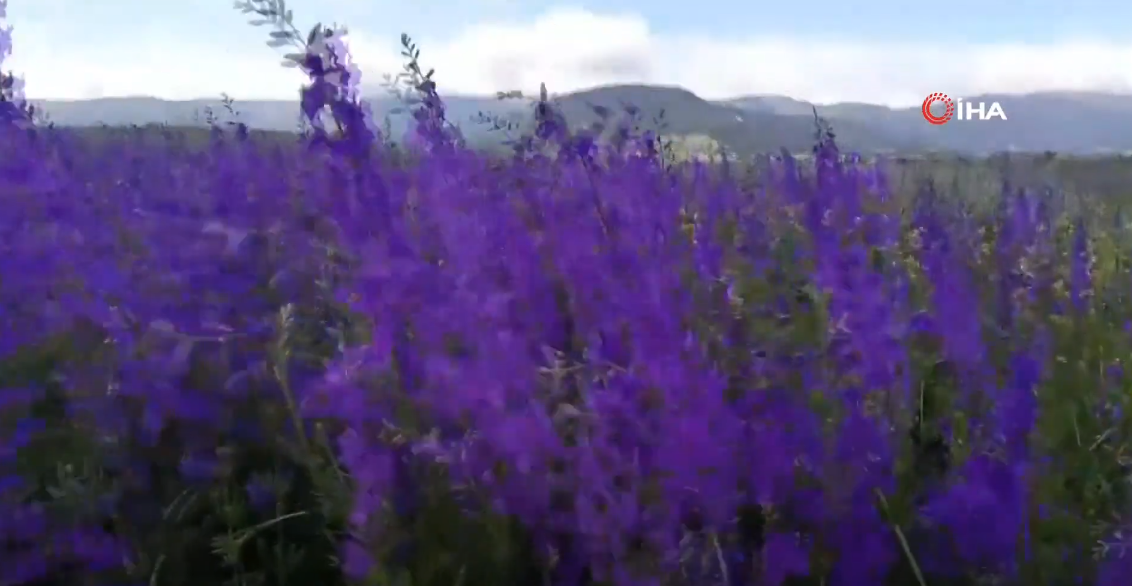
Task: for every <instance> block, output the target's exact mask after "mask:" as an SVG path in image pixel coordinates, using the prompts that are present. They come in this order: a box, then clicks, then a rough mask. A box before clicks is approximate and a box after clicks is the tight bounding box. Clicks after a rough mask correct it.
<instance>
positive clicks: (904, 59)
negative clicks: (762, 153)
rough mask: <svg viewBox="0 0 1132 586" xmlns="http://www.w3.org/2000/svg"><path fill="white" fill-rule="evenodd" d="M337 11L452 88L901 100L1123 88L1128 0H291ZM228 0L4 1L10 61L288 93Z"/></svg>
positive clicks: (393, 63)
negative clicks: (662, 87) (417, 51)
mask: <svg viewBox="0 0 1132 586" xmlns="http://www.w3.org/2000/svg"><path fill="white" fill-rule="evenodd" d="M288 6H289V7H290V8H292V9H293V10H294V12H295V17H296V21H297V24H300V27H301V28H308V27H309V26H310V25H311V24H313V23H314V22H316V21H324V22H335V21H336V22H339V23H343V24H347V25H349V27H350V31H351V39H352V40H351V49H352V51H353V53H354V56H355V58H356V60H357V61H358V63H359V64H360V65H361V66H362V68H363V71H364V72H365V80H366V81H367V82H370V83H376V82H378V81H380V74H381V73H385V72H393V71H395V70H396V69H397V67H398V64H399V58H398V56H397V49H398V48H397V37H398V35H399V34H400V32H402V31H406V32H409V33H411V34H413V35H414V36H415V37H416V38H417V39H418V40H419V41H420V44H421V46H422V48H423V56H422V57H423V61H424V62H425V63H426V64H427V65H429V66H432V67H435V68H436V69H437V78H438V80H439V81H440V83H441V87H442V88H444V89H447V90H448V91H451V92H459V93H487V92H492V91H495V90H506V89H526V90H528V91H529V90H531V89H533V88H536V87H537V86H538V83H539V82H540V81H545V82H546V83H547V85H548V86H549V87H550V88H551V90H552V91H570V90H575V89H580V88H583V87H589V86H593V85H598V84H604V83H617V82H647V83H664V84H673V85H682V86H684V87H687V88H689V89H691V90H693V91H695V92H696V93H698V94H700V95H703V96H705V97H725V96H732V95H741V94H747V93H779V94H787V95H791V96H794V97H798V98H804V99H810V100H816V101H821V102H830V101H839V100H860V101H870V102H876V103H887V104H913V103H917V102H918V101H920V100H922V99H923V96H924V95H926V94H927V93H929V92H933V91H943V92H947V93H950V94H952V95H965V94H971V93H978V92H984V91H1035V90H1046V89H1065V90H1102V91H1120V92H1132V32H1129V26H1128V23H1130V22H1132V2H1117V1H1116V0H1074V1H1072V2H1062V3H1053V2H1049V1H1044V0H1001V1H999V2H989V1H988V2H974V1H972V0H946V1H943V2H931V3H917V2H908V1H907V0H904V1H900V2H898V1H897V0H872V1H869V2H846V1H845V0H810V1H808V2H788V1H779V2H765V1H761V0H745V1H744V0H689V1H683V2H678V1H675V0H650V1H648V2H645V1H644V0H603V1H600V2H568V3H567V2H559V1H552V0H440V1H438V0H413V1H404V2H390V1H388V0H291V2H289V3H288ZM246 21H247V17H245V16H242V15H241V14H239V12H238V11H237V10H235V9H234V8H233V7H232V0H144V1H143V0H100V1H98V2H93V1H91V0H9V9H8V23H9V24H10V25H12V26H13V27H14V33H13V36H14V42H15V52H14V55H13V56H12V58H11V59H10V61H9V64H10V65H11V67H12V68H13V69H15V70H16V71H17V72H18V73H21V74H22V75H23V76H24V77H25V79H26V84H27V85H26V88H27V93H28V95H29V96H31V97H43V98H87V97H98V96H110V95H137V94H146V95H156V96H159V97H165V98H192V97H213V96H216V95H217V94H219V93H220V92H222V91H227V92H228V93H230V94H232V95H234V96H236V97H237V98H245V99H248V98H257V97H263V98H266V97H283V98H287V97H291V96H293V95H294V92H295V91H296V88H297V87H298V83H299V82H301V79H300V78H299V74H298V73H297V72H295V71H293V70H282V69H281V68H279V67H278V65H277V64H278V57H279V53H280V51H278V50H273V49H270V48H268V47H267V46H266V45H265V44H264V40H265V39H266V35H267V29H258V30H257V29H256V28H253V27H250V26H248V25H247V24H246Z"/></svg>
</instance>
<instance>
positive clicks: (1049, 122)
mask: <svg viewBox="0 0 1132 586" xmlns="http://www.w3.org/2000/svg"><path fill="white" fill-rule="evenodd" d="M966 100H967V101H970V102H978V101H983V102H987V103H989V102H999V103H1000V104H1001V105H1002V108H1003V110H1004V111H1005V112H1006V114H1007V117H1008V119H1007V120H997V119H995V120H987V121H980V122H974V121H956V120H953V121H951V122H950V123H948V124H945V125H942V126H933V125H931V124H928V123H927V122H926V121H925V120H924V119H923V117H922V114H921V112H920V108H918V107H914V108H889V107H885V106H880V105H876V104H864V103H839V104H829V105H819V106H817V112H818V114H819V115H820V116H821V117H823V118H824V119H825V120H826V121H828V122H829V123H830V125H831V126H832V127H833V130H834V132H835V133H836V134H837V137H838V142H839V144H841V145H842V146H843V147H844V148H847V149H852V150H857V151H860V152H864V153H878V152H901V153H916V152H928V151H952V152H957V153H963V154H986V153H992V152H1001V151H1020V152H1043V151H1055V152H1059V153H1073V154H1100V153H1112V152H1132V95H1115V94H1104V93H1088V92H1044V93H1031V94H1017V95H1009V94H992V95H981V96H969V97H967V98H966ZM32 102H33V103H34V104H36V105H37V106H38V107H39V108H41V109H42V111H44V112H46V113H47V114H48V116H49V118H50V119H51V120H52V121H54V122H55V123H56V124H58V125H61V126H99V125H103V124H106V125H110V126H128V125H135V124H136V125H145V124H160V123H165V124H169V125H171V126H198V125H204V124H205V111H206V109H208V108H211V109H212V110H213V111H214V112H215V113H216V114H218V115H219V116H220V117H221V119H226V118H227V117H228V116H227V114H226V112H225V111H224V108H223V105H222V104H221V102H220V100H203V99H202V100H187V101H170V100H161V99H157V98H151V97H130V98H101V99H91V100H66V101H65V100H46V101H36V100H33V101H32ZM370 102H371V104H372V106H373V110H374V113H375V115H376V116H377V117H378V118H379V119H383V118H385V117H386V116H388V117H389V120H390V124H391V128H392V130H393V131H394V133H400V132H403V130H404V129H405V128H406V125H407V124H408V120H409V118H408V114H407V113H406V112H404V111H403V110H404V109H403V106H402V104H400V103H399V102H398V101H397V100H395V99H393V98H391V97H384V96H382V97H375V98H372V99H371V100H370ZM555 102H556V103H557V104H558V107H559V108H560V110H561V111H562V112H563V114H564V115H565V117H566V119H567V120H568V121H569V123H570V124H571V125H573V126H589V125H592V124H593V123H595V122H597V121H599V120H600V119H601V117H602V113H603V112H609V113H611V114H612V115H615V116H616V115H619V114H621V113H622V112H624V105H626V104H631V105H633V106H635V107H636V108H637V109H638V110H639V113H640V118H639V119H640V120H641V122H642V124H641V126H644V127H653V128H655V127H657V126H658V124H663V126H664V128H665V129H666V132H667V133H668V134H671V135H683V136H688V135H696V136H706V137H710V138H711V139H714V140H715V141H716V142H718V143H719V144H722V145H725V146H727V147H728V148H730V149H732V150H734V151H735V152H737V153H740V154H751V153H756V152H776V151H778V150H779V149H782V148H785V149H787V150H790V151H792V152H802V151H805V150H807V149H809V147H810V146H811V145H812V143H813V136H814V128H815V126H814V118H813V109H814V105H813V104H810V103H808V102H805V101H802V100H796V99H794V98H790V97H787V96H777V95H753V96H743V97H739V98H734V99H730V100H723V101H710V100H705V99H703V98H700V97H699V96H697V95H695V94H693V93H692V92H690V91H688V90H685V89H682V88H676V87H666V86H652V85H616V86H605V87H598V88H594V89H590V90H584V91H579V92H574V93H570V94H565V95H562V96H558V97H556V98H555ZM445 103H446V105H447V108H448V118H449V119H450V120H452V121H453V122H455V123H457V124H458V125H459V126H460V127H461V129H462V130H463V131H464V134H465V136H466V137H468V139H469V140H470V141H472V142H473V143H477V144H491V143H498V142H500V141H502V140H503V139H504V134H503V133H502V132H501V131H498V130H493V129H492V125H490V124H487V123H484V122H482V121H477V119H478V118H483V117H488V118H495V119H496V120H502V121H508V122H511V123H512V124H514V125H516V126H517V127H519V129H522V128H523V127H526V126H528V125H529V124H530V121H531V120H532V115H531V113H532V105H531V102H530V101H529V100H522V99H506V100H500V99H496V98H494V97H479V96H446V97H445ZM234 106H235V109H236V110H237V112H238V114H239V115H238V118H237V119H238V120H240V121H242V122H244V123H246V124H247V125H248V126H250V127H252V128H257V129H263V130H277V131H293V130H295V129H296V128H297V127H298V106H297V103H296V102H293V101H287V100H248V101H237V102H236V103H235V104H234ZM661 111H663V112H664V116H663V120H664V122H663V123H660V122H659V121H658V120H656V119H657V117H658V116H659V115H660V113H661ZM481 114H482V116H481Z"/></svg>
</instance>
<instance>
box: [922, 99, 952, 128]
mask: <svg viewBox="0 0 1132 586" xmlns="http://www.w3.org/2000/svg"><path fill="white" fill-rule="evenodd" d="M936 102H943V105H944V108H945V109H944V112H943V115H941V116H936V115H935V114H932V104H934V103H936ZM920 110H921V111H922V112H923V114H924V120H927V121H928V123H930V124H935V125H937V126H938V125H940V124H947V121H948V120H951V117H952V116H954V115H955V102H952V101H951V98H949V97H947V94H941V93H939V92H936V93H934V94H930V95H928V97H926V98H924V105H923V107H922V108H920Z"/></svg>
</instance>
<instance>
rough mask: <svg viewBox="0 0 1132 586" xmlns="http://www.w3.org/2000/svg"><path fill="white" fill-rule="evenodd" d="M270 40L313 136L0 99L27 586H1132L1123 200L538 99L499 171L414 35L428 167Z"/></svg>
mask: <svg viewBox="0 0 1132 586" xmlns="http://www.w3.org/2000/svg"><path fill="white" fill-rule="evenodd" d="M3 7H4V2H3V1H2V0H0V17H2V16H3ZM244 12H247V13H254V14H255V15H258V16H259V17H261V19H262V22H261V24H268V25H271V26H272V27H274V28H273V32H272V33H271V39H272V44H274V45H276V46H283V45H286V44H292V45H294V46H296V47H298V49H297V50H298V51H299V52H298V53H290V54H288V55H287V56H286V57H285V58H286V59H288V60H289V61H290V62H291V63H292V64H293V65H295V66H297V67H299V68H301V70H302V71H303V72H305V73H307V74H308V75H309V77H310V82H309V84H308V85H306V86H304V88H303V100H302V108H303V111H304V113H305V115H306V116H307V118H308V120H309V121H310V126H311V128H310V130H309V131H308V132H306V133H305V134H304V135H303V136H302V137H301V139H296V141H295V142H294V143H293V144H290V143H283V144H280V143H278V141H276V142H272V143H268V142H265V141H260V140H257V139H256V138H255V137H254V136H251V135H249V133H248V131H247V129H246V128H244V127H242V126H239V125H235V126H233V127H231V128H224V127H220V126H217V127H215V128H214V129H213V131H212V134H211V138H210V139H209V140H208V141H207V144H204V145H197V144H190V143H188V142H187V141H186V140H185V138H184V137H183V136H180V135H178V134H177V133H175V132H172V131H166V132H164V133H158V135H157V136H155V135H154V134H153V133H146V132H142V131H141V130H135V131H129V130H124V131H122V132H119V133H115V134H113V135H112V136H110V138H107V139H106V140H101V141H93V140H90V139H80V138H78V137H77V136H76V135H75V134H73V133H72V132H71V131H69V130H67V129H60V128H53V127H50V126H49V125H46V124H41V123H39V124H37V123H34V122H33V119H34V116H33V115H32V114H33V113H31V112H29V111H28V109H27V107H26V106H24V105H23V103H22V102H21V101H20V99H19V91H18V89H19V88H18V83H15V81H16V80H15V78H12V77H5V78H4V79H5V82H4V83H3V84H2V85H0V88H2V89H3V93H4V97H3V100H0V199H2V203H3V207H2V208H0V328H2V329H0V539H2V540H3V546H4V547H3V549H0V584H3V585H5V586H49V585H52V586H54V585H59V586H64V585H66V586H72V585H74V586H78V585H82V586H87V585H89V586H118V585H131V586H133V585H139V586H142V585H150V586H221V585H224V586H228V585H231V586H316V585H317V586H323V585H325V586H334V585H347V584H350V585H367V586H368V585H372V586H544V585H545V586H584V585H589V584H593V585H599V584H600V585H609V586H653V585H655V586H693V585H694V586H715V585H719V586H779V585H790V586H802V585H806V586H809V585H813V586H826V585H828V586H867V585H891V586H944V585H948V586H951V585H954V586H958V585H984V584H985V585H1003V586H1008V585H1043V586H1044V585H1053V586H1060V585H1067V586H1068V585H1077V584H1081V585H1088V586H1116V585H1117V584H1124V583H1127V580H1128V579H1129V577H1132V552H1129V553H1128V554H1127V555H1125V550H1126V549H1128V548H1130V547H1132V528H1130V527H1129V520H1130V518H1132V517H1130V515H1132V414H1130V410H1129V409H1128V408H1127V406H1128V403H1129V401H1130V400H1132V379H1130V378H1129V377H1128V375H1127V374H1126V373H1125V368H1126V367H1127V363H1128V362H1129V361H1130V360H1132V234H1130V233H1129V230H1128V227H1127V226H1125V225H1124V224H1123V223H1122V219H1121V216H1120V214H1119V213H1118V210H1117V208H1116V206H1115V205H1114V204H1113V203H1112V202H1105V206H1102V205H1100V204H1099V203H1097V204H1095V205H1084V206H1081V205H1069V204H1068V203H1067V202H1068V199H1067V198H1066V197H1063V196H1062V195H1060V194H1058V193H1055V192H1050V191H1027V190H1023V189H1014V188H1009V187H1004V188H1003V189H1002V190H1001V192H1000V193H998V194H997V195H996V196H995V197H993V198H992V199H985V198H984V199H981V200H977V201H976V200H973V199H972V198H971V197H965V196H964V195H963V194H954V193H949V192H947V191H946V190H937V189H934V188H932V187H931V186H930V185H923V186H922V188H920V189H917V190H915V191H912V192H908V191H903V190H896V189H893V188H892V187H891V186H890V184H889V181H888V177H889V175H888V173H887V171H886V163H885V162H884V161H877V162H870V163H868V164H866V163H864V162H861V161H859V160H857V159H856V158H855V157H854V156H853V155H851V154H848V153H842V152H839V151H838V149H837V146H836V138H835V136H834V135H833V133H832V132H828V131H826V132H824V133H822V134H820V136H818V137H817V139H816V141H815V142H816V146H815V150H814V156H813V158H812V159H808V160H806V161H805V162H801V161H795V160H793V159H792V158H790V157H785V156H783V157H770V158H768V159H766V160H764V161H761V162H759V163H758V164H749V165H748V164H746V163H737V164H730V163H723V164H713V163H705V162H679V161H674V160H672V158H671V157H669V156H667V151H666V149H665V146H664V145H665V143H664V141H663V139H662V138H658V137H655V136H651V135H648V134H644V135H641V134H639V133H635V132H634V131H633V129H632V127H631V125H630V124H628V123H623V122H620V121H619V119H618V120H614V119H611V120H610V123H609V126H608V127H607V128H606V137H603V138H601V139H598V138H596V137H594V136H592V135H590V134H586V133H582V132H578V131H572V130H570V129H568V128H567V127H566V125H565V124H564V122H563V121H562V119H561V117H560V116H558V114H557V113H556V112H555V111H554V108H553V106H552V104H550V103H548V102H547V101H546V99H545V97H543V98H542V99H540V100H538V101H536V102H535V104H534V108H533V116H534V117H535V120H536V122H537V124H536V128H535V132H534V133H533V134H532V135H531V136H528V137H525V138H524V139H522V140H520V141H517V142H516V143H515V145H514V153H513V154H511V155H508V156H506V157H499V156H495V155H492V156H487V155H484V154H482V153H477V152H474V151H472V150H470V149H468V148H466V147H465V146H464V145H463V143H462V141H461V139H460V136H459V132H458V131H457V130H456V129H455V128H454V127H453V126H452V125H451V124H449V123H448V122H447V121H446V120H445V117H444V104H443V100H442V98H441V96H440V95H439V94H438V91H437V84H436V83H434V82H433V80H432V72H431V71H427V72H426V71H424V70H423V68H422V67H421V66H420V65H419V64H418V63H419V62H418V58H419V56H420V55H419V51H418V50H417V48H416V47H415V46H414V45H413V44H412V42H411V40H410V39H408V38H407V37H406V38H404V39H403V42H404V43H403V44H404V45H405V57H406V62H407V65H406V70H405V72H406V73H405V78H404V79H405V80H406V83H407V84H408V87H409V88H410V89H411V91H412V94H413V96H415V97H414V101H413V108H414V112H415V114H414V115H415V119H416V126H415V130H414V131H413V132H412V133H411V136H409V137H407V140H405V141H402V142H401V144H399V145H394V144H392V141H391V140H390V137H388V136H384V135H383V133H382V132H381V131H380V129H379V126H380V125H379V124H375V123H374V121H373V120H372V119H371V117H370V116H368V114H367V112H366V110H365V108H364V104H362V103H361V102H360V101H359V100H358V98H357V96H356V90H355V89H354V88H356V87H357V82H358V76H359V72H358V71H357V70H356V69H355V68H353V67H352V66H351V65H350V63H349V59H348V50H347V46H346V44H345V43H344V40H343V39H344V35H343V34H341V32H339V31H336V30H333V29H323V28H322V27H316V28H315V29H314V30H313V31H311V33H310V34H309V35H306V34H299V33H298V32H297V30H295V28H294V27H293V26H292V25H291V17H290V13H289V11H287V10H286V9H285V6H284V5H283V3H282V2H278V1H274V0H263V1H252V2H250V3H248V4H246V5H245V6H244ZM9 41H10V39H9V38H8V36H7V34H6V33H4V32H3V31H0V57H2V56H3V55H4V54H6V53H7V50H10V49H11V47H10V42H9ZM0 61H2V59H0ZM609 136H612V137H613V139H612V140H609V139H608V137H609ZM1122 578H1123V580H1122Z"/></svg>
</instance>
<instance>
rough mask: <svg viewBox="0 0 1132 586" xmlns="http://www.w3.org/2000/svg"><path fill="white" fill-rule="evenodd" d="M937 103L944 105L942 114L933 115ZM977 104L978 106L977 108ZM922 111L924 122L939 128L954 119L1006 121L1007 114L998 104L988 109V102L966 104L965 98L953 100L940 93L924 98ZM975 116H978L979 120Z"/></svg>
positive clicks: (991, 105)
mask: <svg viewBox="0 0 1132 586" xmlns="http://www.w3.org/2000/svg"><path fill="white" fill-rule="evenodd" d="M936 103H939V104H942V105H943V113H942V114H938V115H937V114H933V113H932V106H934V105H935V104H936ZM976 104H978V105H977V106H976ZM964 106H965V107H964ZM920 110H921V111H922V112H923V114H924V120H927V121H928V123H929V124H935V125H937V126H939V125H941V124H947V123H948V122H950V121H951V119H952V118H954V119H955V120H990V119H991V118H998V119H1000V120H1006V112H1003V111H1002V105H1000V104H999V103H998V102H991V103H990V107H989V108H988V107H987V103H986V102H964V101H963V98H955V99H954V100H952V99H951V98H949V97H947V94H941V93H939V92H936V93H934V94H929V95H928V97H926V98H924V104H923V106H922V107H921V108H920ZM975 114H978V117H977V118H976V117H975Z"/></svg>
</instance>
